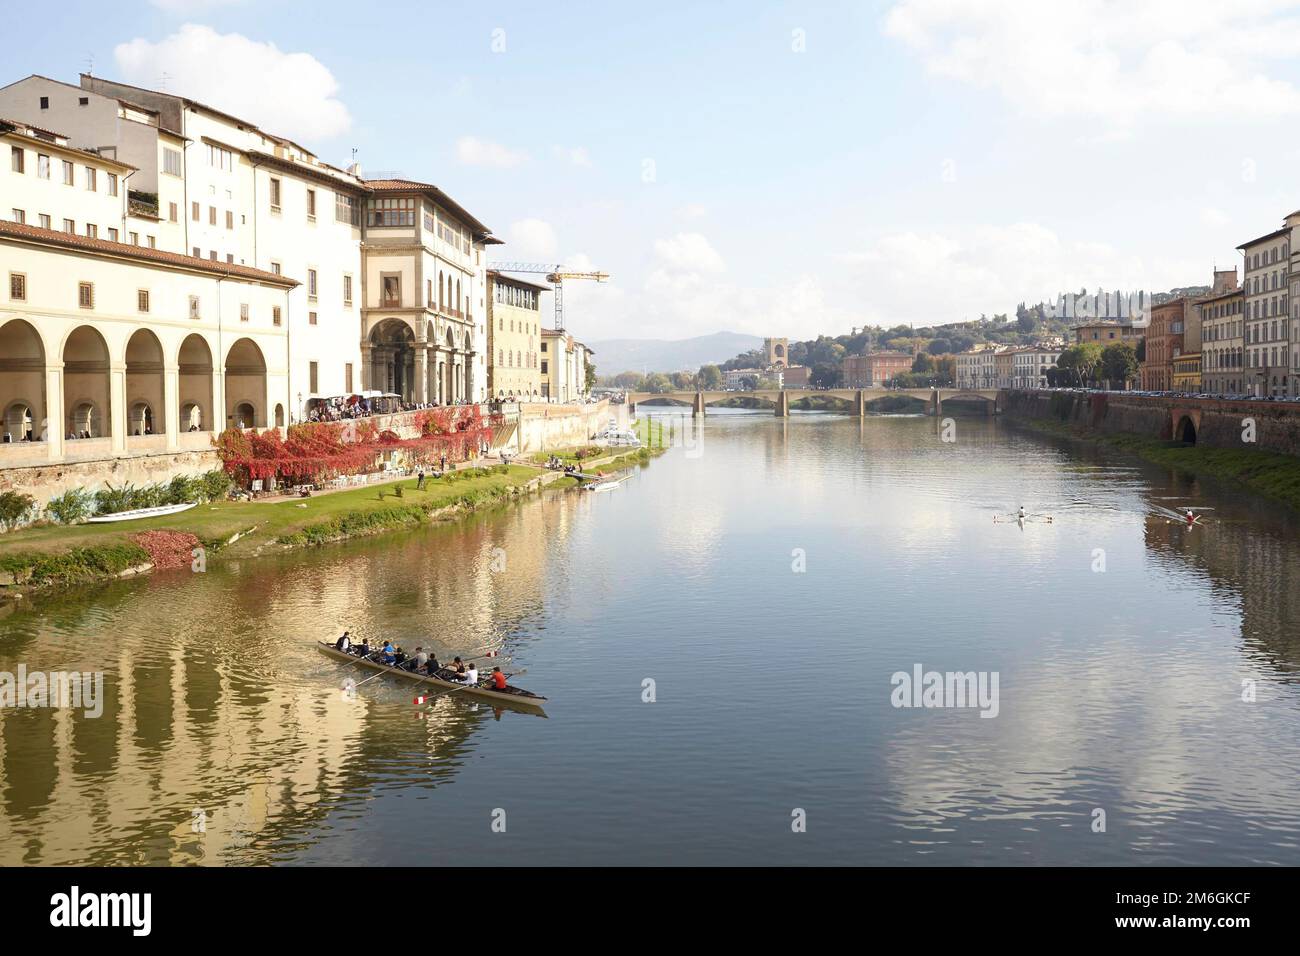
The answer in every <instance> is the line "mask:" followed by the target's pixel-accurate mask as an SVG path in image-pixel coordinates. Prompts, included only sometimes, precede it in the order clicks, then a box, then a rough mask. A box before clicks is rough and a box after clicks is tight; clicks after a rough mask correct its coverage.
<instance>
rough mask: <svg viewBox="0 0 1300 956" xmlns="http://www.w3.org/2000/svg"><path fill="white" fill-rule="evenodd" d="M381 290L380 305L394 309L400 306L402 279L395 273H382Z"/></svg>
mask: <svg viewBox="0 0 1300 956" xmlns="http://www.w3.org/2000/svg"><path fill="white" fill-rule="evenodd" d="M380 283H381V285H382V288H383V301H382V302H381V305H385V306H389V307H396V306H400V305H401V304H402V277H401V276H400V275H397V274H396V273H391V272H388V273H384V274H383V275H382V276H381V278H380Z"/></svg>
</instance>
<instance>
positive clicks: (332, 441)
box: [213, 405, 500, 486]
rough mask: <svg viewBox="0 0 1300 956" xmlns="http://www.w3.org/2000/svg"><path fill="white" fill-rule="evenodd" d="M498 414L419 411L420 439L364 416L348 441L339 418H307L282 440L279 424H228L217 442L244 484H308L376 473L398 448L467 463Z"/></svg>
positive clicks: (410, 454) (420, 457) (421, 458)
mask: <svg viewBox="0 0 1300 956" xmlns="http://www.w3.org/2000/svg"><path fill="white" fill-rule="evenodd" d="M499 418H500V416H494V417H492V418H489V419H488V420H486V421H485V420H484V418H483V414H482V412H481V410H480V409H479V407H478V406H477V405H465V406H457V407H451V408H431V409H425V410H422V411H419V412H416V413H415V424H416V425H417V426H418V428H419V431H420V436H419V437H418V438H401V437H400V436H399V435H398V434H397V433H396V432H394V431H392V430H391V429H385V430H384V431H382V432H381V431H380V430H379V426H378V424H377V423H376V422H374V421H372V420H365V421H359V422H357V423H356V425H355V430H354V432H353V434H354V438H353V440H351V441H347V440H345V439H344V430H345V426H344V425H343V424H341V423H339V422H304V423H302V424H300V425H290V426H289V428H288V430H287V431H286V433H285V436H284V437H283V438H281V437H280V432H279V430H278V429H274V428H269V429H266V430H265V431H262V432H257V431H255V430H253V429H249V430H247V431H243V430H240V429H238V428H228V429H226V430H225V431H224V432H222V433H221V434H220V435H218V436H216V438H214V439H213V444H214V445H215V446H216V449H217V453H218V454H219V455H220V456H221V461H222V464H223V466H224V467H225V469H226V471H227V472H228V473H229V474H230V475H232V476H233V477H234V478H235V480H236V481H238V482H240V483H241V484H244V485H245V486H247V485H248V484H249V483H250V482H251V481H254V480H258V479H262V480H264V479H267V478H275V479H277V480H278V481H280V482H288V483H303V482H309V481H321V480H324V479H327V478H332V477H334V476H336V475H353V474H359V473H362V472H368V471H374V470H376V469H377V468H378V467H379V465H380V463H381V462H382V456H383V454H384V453H385V452H391V451H394V450H398V449H401V450H403V451H405V452H406V455H407V458H408V459H410V460H411V461H412V462H413V463H414V464H417V465H419V464H422V463H424V462H433V461H435V460H439V459H441V457H442V456H443V455H446V456H447V459H448V460H449V461H465V460H467V459H469V458H472V457H473V456H474V455H475V454H477V453H478V451H479V449H480V448H482V447H483V446H485V445H490V444H491V442H492V427H493V424H494V423H499Z"/></svg>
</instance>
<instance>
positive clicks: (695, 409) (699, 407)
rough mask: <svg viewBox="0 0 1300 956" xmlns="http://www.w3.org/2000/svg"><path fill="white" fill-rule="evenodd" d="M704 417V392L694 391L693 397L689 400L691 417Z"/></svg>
mask: <svg viewBox="0 0 1300 956" xmlns="http://www.w3.org/2000/svg"><path fill="white" fill-rule="evenodd" d="M697 416H698V417H700V418H703V417H704V393H703V392H696V393H695V399H694V401H692V402H691V417H692V418H695V417H697Z"/></svg>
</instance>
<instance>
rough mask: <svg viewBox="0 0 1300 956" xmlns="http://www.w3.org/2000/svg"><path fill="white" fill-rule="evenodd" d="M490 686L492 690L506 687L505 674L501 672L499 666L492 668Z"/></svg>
mask: <svg viewBox="0 0 1300 956" xmlns="http://www.w3.org/2000/svg"><path fill="white" fill-rule="evenodd" d="M492 688H493V689H494V690H505V689H506V675H505V674H503V673H501V668H499V667H494V668H492Z"/></svg>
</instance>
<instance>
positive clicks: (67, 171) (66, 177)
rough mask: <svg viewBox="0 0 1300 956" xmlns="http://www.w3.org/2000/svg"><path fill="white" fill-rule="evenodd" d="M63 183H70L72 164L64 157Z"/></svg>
mask: <svg viewBox="0 0 1300 956" xmlns="http://www.w3.org/2000/svg"><path fill="white" fill-rule="evenodd" d="M63 185H65V186H71V185H72V164H71V163H70V162H68V161H67V160H66V159H65V160H63Z"/></svg>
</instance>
